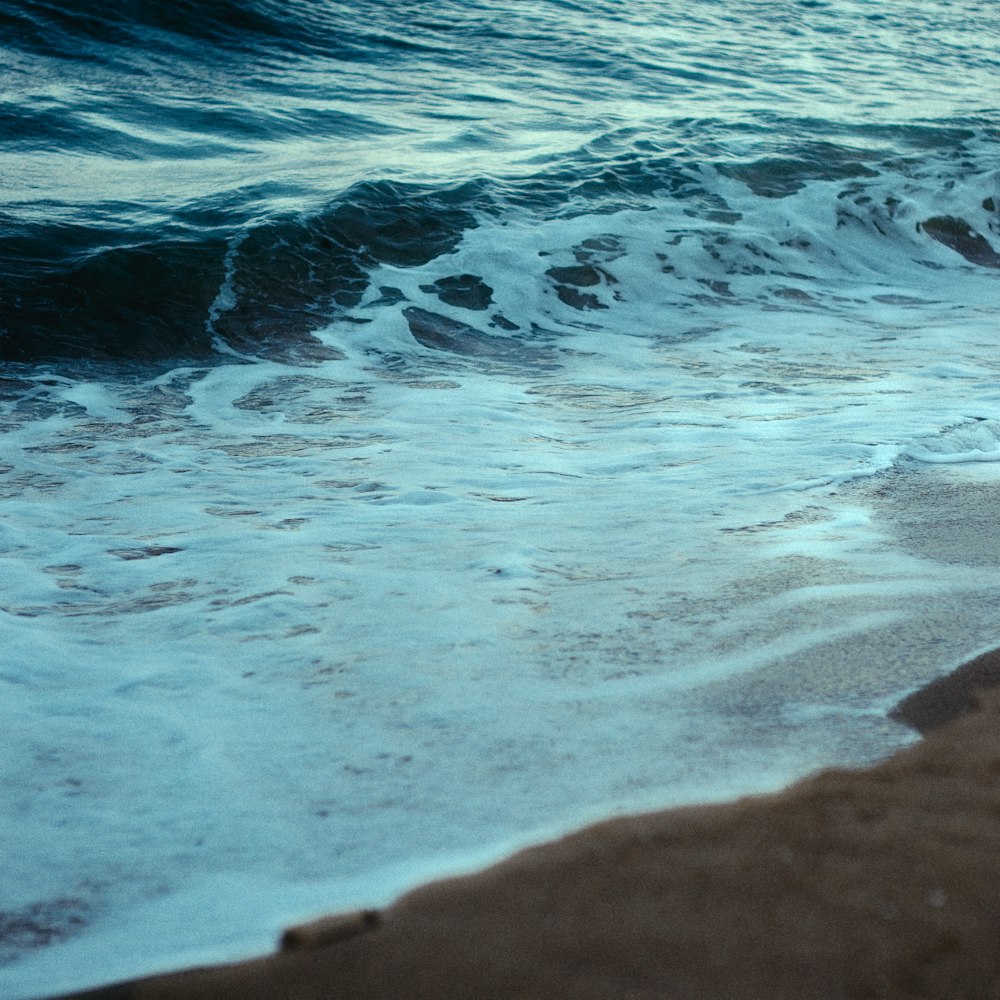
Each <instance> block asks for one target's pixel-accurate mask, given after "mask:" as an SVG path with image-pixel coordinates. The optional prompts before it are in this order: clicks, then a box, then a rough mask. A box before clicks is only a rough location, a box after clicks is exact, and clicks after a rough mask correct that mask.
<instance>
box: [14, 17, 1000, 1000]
mask: <svg viewBox="0 0 1000 1000" xmlns="http://www.w3.org/2000/svg"><path fill="white" fill-rule="evenodd" d="M998 42H1000V13H998V12H997V10H996V7H995V5H994V4H992V3H990V2H986V0H983V2H976V0H951V2H946V0H941V2H938V3H934V4H927V3H919V2H917V0H887V2H884V3H879V4H873V3H867V2H862V0H826V2H825V0H801V2H791V0H776V2H774V3H767V4H764V3H759V2H756V0H753V2H752V0H719V2H716V3H685V2H668V0H658V2H652V0H631V2H628V3H625V2H617V0H591V2H588V3H586V4H584V3H578V2H575V0H498V2H494V3H489V4H487V3H482V2H471V3H470V2H463V3H457V2H455V3H453V2H449V0H424V2H420V0H388V2H373V0H368V2H360V3H350V4H348V3H340V2H336V0H294V2H283V3H277V2H270V0H252V2H245V3H242V2H241V3H235V2H228V0H216V2H200V3H194V2H190V0H187V2H179V0H173V2H171V3H161V2H158V0H147V2H142V3H138V2H131V0H130V2H126V0H109V2H106V3H101V4H97V5H93V4H90V5H84V4H75V3H72V2H70V0H19V2H18V3H12V2H7V0H0V52H2V59H0V80H2V89H0V177H2V179H3V193H4V197H3V202H2V204H0V433H2V437H0V497H2V503H3V519H2V521H0V566H2V570H0V629H2V633H0V634H2V652H0V713H2V720H3V722H2V724H3V731H4V733H5V741H4V745H5V753H4V765H3V768H2V771H0V776H2V778H0V831H2V838H0V839H2V842H3V843H5V844H7V845H8V851H7V857H8V859H7V862H6V866H5V869H4V873H3V878H2V880H0V993H3V995H4V996H8V997H11V998H12V1000H17V998H27V997H35V996H43V995H45V994H48V993H53V992H55V991H56V990H59V989H70V988H78V987H82V986H85V985H88V984H94V983H99V982H103V981H109V980H112V979H115V978H120V977H125V976H129V975H135V974H139V973H142V972H147V971H151V970H153V969H160V968H172V967H176V966H178V965H180V964H183V963H186V962H194V961H209V960H217V959H226V958H234V957H238V956H240V955H243V954H247V953H249V952H253V951H255V950H260V949H262V948H268V947H270V945H271V943H272V941H273V939H274V935H275V933H276V931H277V928H278V927H280V926H281V924H282V922H283V921H286V920H291V919H297V918H301V917H303V916H308V915H310V914H311V913H313V912H314V911H316V910H323V909H335V908H337V907H340V906H349V905H358V904H373V903H374V904H377V903H379V902H382V901H384V900H386V899H388V898H391V896H392V895H394V894H395V893H397V892H398V891H400V890H401V889H402V888H404V887H405V886H407V885H410V884H412V883H413V882H414V880H416V879H418V878H421V877H425V876H429V875H433V874H435V873H438V872H441V871H445V870H451V869H453V868H455V867H458V868H461V867H465V866H468V865H470V864H473V863H475V862H477V861H480V860H482V859H485V858H489V857H493V856H496V855H497V854H498V853H500V852H502V851H504V850H506V849H509V848H510V846H511V845H514V844H517V843H523V842H525V841H527V840H531V839H533V838H537V837H539V836H543V835H546V834H551V833H552V832H554V831H558V830H560V829H565V828H566V827H567V826H569V825H572V824H575V823H579V822H582V821H584V820H586V819H588V818H592V817H595V816H599V815H605V814H607V813H610V812H614V811H619V810H623V809H632V808H640V807H649V806H657V805H665V804H670V803H675V802H681V801H690V800H694V799H705V798H713V797H718V796H724V795H727V794H733V793H737V792H746V791H752V790H758V789H763V788H771V787H775V786H777V785H780V784H781V783H783V782H786V781H788V780H790V779H791V778H793V777H796V776H798V775H801V774H803V773H805V772H807V771H809V770H811V769H813V768H816V767H819V766H823V765H829V764H856V763H860V762H863V761H866V760H871V759H873V758H876V757H878V756H880V755H883V754H885V753H888V752H890V751H891V750H892V749H893V748H895V747H897V746H899V745H900V744H901V743H904V742H906V741H907V740H908V739H909V738H910V737H909V736H908V735H907V733H906V732H905V731H904V730H902V729H901V728H900V727H898V726H896V725H895V724H893V723H891V722H889V721H887V720H886V718H885V714H884V712H885V708H886V706H888V705H889V704H891V703H892V701H893V700H894V698H896V697H897V696H898V695H899V694H900V693H901V692H903V691H905V690H906V689H908V688H909V687H911V686H913V685H914V684H916V683H919V682H920V681H922V680H925V679H926V678H927V677H929V676H931V675H932V674H933V673H934V672H935V671H937V670H940V669H943V668H944V667H945V666H947V665H948V664H949V663H951V662H953V661H956V660H957V659H959V658H960V657H961V656H963V655H964V654H966V653H968V652H971V651H973V650H975V649H976V648H978V647H981V646H983V645H985V644H988V643H989V642H990V641H992V640H993V639H995V638H996V633H995V629H996V607H997V602H998V599H1000V593H998V589H997V584H996V567H997V565H998V564H1000V551H997V542H996V540H995V532H992V530H991V525H992V519H991V517H990V515H989V511H991V510H995V509H996V506H995V505H996V503H997V494H998V490H1000V475H998V473H1000V465H998V464H997V463H998V461H1000V347H998V334H1000V329H998V322H997V309H998V305H1000V294H998V293H1000V170H998V163H1000V160H998V156H1000V129H998V128H997V126H996V124H995V122H996V113H997V108H996V103H995V100H994V95H995V91H996V80H997V78H998V73H1000V57H998V56H997V52H998Z"/></svg>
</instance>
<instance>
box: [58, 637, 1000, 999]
mask: <svg viewBox="0 0 1000 1000" xmlns="http://www.w3.org/2000/svg"><path fill="white" fill-rule="evenodd" d="M997 684H1000V649H997V650H993V651H991V652H988V653H985V654H982V655H980V656H977V657H975V658H974V659H972V660H970V661H967V662H966V663H963V664H962V665H961V666H959V667H958V668H957V669H955V670H953V671H952V672H951V673H949V674H948V675H946V676H945V677H942V678H938V679H936V680H934V681H932V682H930V683H929V684H926V685H924V686H923V687H922V688H920V689H919V690H917V691H916V692H914V693H913V694H911V695H909V696H907V697H906V698H904V699H902V701H900V702H899V703H898V704H897V705H896V707H895V708H894V709H893V710H892V712H891V713H890V715H891V717H892V718H893V719H895V720H896V721H898V722H901V723H903V724H906V725H909V726H911V727H912V728H915V729H917V730H918V731H919V732H921V733H922V734H923V735H924V739H923V740H921V741H920V742H918V743H916V744H914V745H912V746H909V747H906V748H904V749H903V750H900V751H898V752H897V753H895V754H894V755H892V756H891V757H889V758H888V759H886V760H884V761H881V762H879V763H877V764H874V765H872V766H870V767H867V768H863V769H858V770H846V769H830V770H825V771H821V772H819V773H818V774H815V775H813V776H811V777H807V778H805V779H803V780H801V781H798V782H796V783H794V784H792V785H790V786H789V787H788V788H786V789H784V790H783V791H781V792H777V793H774V794H770V795H761V796H749V797H745V798H740V799H737V800H735V801H732V802H727V803H721V804H712V805H693V806H685V807H681V808H675V809H668V810H662V811H658V812H652V813H648V814H640V815H633V816H625V817H619V818H615V819H611V820H606V821H603V822H600V823H596V824H594V825H591V826H587V827H585V828H583V829H581V830H578V831H577V832H575V833H571V834H569V835H568V836H566V837H563V838H560V839H558V840H555V841H553V842H550V843H546V844H542V845H539V846H536V847H531V848H528V849H527V850H523V851H520V852H518V853H516V854H514V855H513V856H512V857H510V858H508V859H506V860H504V861H501V862H499V863H498V864H495V865H492V866H490V867H488V868H486V869H484V870H482V871H480V872H477V873H475V874H472V875H466V876H461V877H457V878H449V879H444V880H441V881H437V882H432V883H429V884H427V885H425V886H423V887H421V888H418V889H416V890H413V891H411V892H409V893H406V894H405V895H403V896H402V897H400V898H399V899H398V900H397V901H396V902H394V903H392V904H391V905H389V906H387V907H386V908H385V909H383V910H380V911H373V910H365V911H358V912H356V913H348V914H333V915H332V916H330V917H326V918H323V919H321V920H318V921H314V922H312V923H310V924H305V925H302V926H300V927H297V928H291V929H289V930H288V931H287V932H286V934H285V937H284V940H283V947H282V950H280V951H278V952H277V953H275V954H273V955H267V956H263V957H261V958H257V959H251V960H249V961H244V962H239V963H236V964H232V965H222V966H214V967H209V968H201V969H192V970H187V971H182V972H177V973H169V974H166V975H158V976H154V977H151V978H146V979H140V980H135V981H132V982H129V983H123V984H118V985H114V986H108V987H104V988H99V989H96V990H88V991H86V992H82V993H74V994H69V995H64V997H63V998H62V1000H201V998H205V1000H209V998H211V1000H275V998H281V1000H307V998H308V1000H313V998H319V997H323V998H326V997H330V998H333V997H336V998H337V1000H377V998H379V1000H380V998H388V997H400V998H404V997H405V998H408V1000H450V998H454V1000H457V998H459V997H462V998H469V997H473V996H474V997H477V998H482V1000H490V998H496V1000H501V998H503V1000H511V998H513V997H518V998H524V1000H527V998H533V1000H550V998H551V1000H557V998H558V1000H606V998H608V997H611V996H621V997H624V996H628V997H632V998H649V1000H653V998H657V1000H664V998H666V997H670V998H671V1000H686V998H691V1000H695V998H698V1000H703V998H704V997H705V996H717V997H734V998H735V997H747V998H749V997H753V998H755V1000H758V998H775V1000H778V998H781V1000H785V998H787V1000H793V998H794V1000H801V998H802V997H820V996H822V997H838V996H843V997H848V996H852V997H853V996H871V997H876V996H878V997H890V998H892V997H898V998H900V1000H902V998H904V997H912V996H917V995H919V996H930V997H942V998H944V997H948V998H958V997H970V998H971V997H977V998H978V997H985V996H993V995H997V991H998V989H1000V952H998V951H997V949H996V947H995V930H996V927H997V926H998V925H1000V782H997V781H996V775H997V774H998V773H1000V691H990V692H988V691H987V689H988V688H991V687H993V686H995V685H997ZM977 691H982V692H984V693H981V694H980V693H977Z"/></svg>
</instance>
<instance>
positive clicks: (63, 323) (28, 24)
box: [0, 0, 1000, 363]
mask: <svg viewBox="0 0 1000 1000" xmlns="http://www.w3.org/2000/svg"><path fill="white" fill-rule="evenodd" d="M998 38H1000V23H998V15H997V13H996V10H995V7H994V6H992V5H991V4H989V3H977V2H971V0H965V2H960V3H936V4H934V5H928V4H922V3H918V2H894V3H891V4H887V5H878V6H877V7H876V6H873V5H871V4H866V3H860V2H839V3H837V2H790V0H789V2H779V3H771V4H761V3H756V2H747V0H734V2H727V3H716V4H705V3H698V4H691V3H662V2H649V0H642V2H634V3H617V2H609V0H604V2H596V3H587V4H582V3H575V2H568V0H542V2H527V3H525V2H505V3H493V4H468V3H451V2H432V3H426V2H401V0H397V2H388V3H374V2H366V3H350V4H348V3H337V2H332V0H308V2H296V3H277V2H274V3H270V2H262V0H257V2H254V3H221V2H211V3H166V2H162V3H159V2H143V3H139V2H125V0H119V2H116V3H103V4H100V5H96V6H94V5H79V4H74V3H57V2H38V0H30V2H26V3H3V4H2V5H0V52H2V61H0V94H2V102H0V169H2V176H3V183H4V198H3V204H2V206H0V213H2V214H0V358H2V359H4V360H6V361H18V362H27V363H30V362H34V361H37V360H41V359H56V358H77V359H98V358H113V359H121V360H129V359H131V360H136V359H140V360H150V361H158V362H170V361H171V359H178V358H192V357H198V358H208V357H211V356H213V355H218V353H219V351H220V350H222V351H223V352H225V351H226V349H227V348H233V349H236V350H238V351H240V352H248V353H249V354H251V355H254V354H259V353H262V352H263V353H269V354H270V355H271V356H277V355H280V354H281V353H282V352H283V351H287V350H289V349H290V346H291V345H293V344H298V345H300V346H301V345H302V344H303V343H306V344H308V343H309V342H310V336H311V334H312V332H313V331H314V330H315V329H317V328H318V327H321V326H324V325H326V324H328V323H329V322H330V321H331V320H333V319H336V318H340V317H345V316H349V315H350V311H351V310H352V309H353V308H355V307H356V306H357V305H358V303H359V302H360V301H361V299H362V297H363V295H364V293H365V291H366V289H367V286H368V275H369V273H370V270H371V268H372V267H373V266H374V265H375V264H378V263H381V262H390V263H393V264H402V265H418V264H423V263H426V262H427V261H429V260H432V259H434V258H436V257H438V256H440V255H442V254H446V253H448V252H449V251H450V250H452V249H453V248H454V247H455V245H456V244H457V243H458V242H459V241H460V239H461V237H462V234H463V233H464V232H466V231H467V230H469V229H470V228H472V227H474V226H476V225H477V223H478V221H480V220H482V219H484V218H488V219H492V220H497V219H500V220H503V219H505V218H507V217H509V216H510V215H512V214H516V215H518V216H519V217H520V216H524V215H526V216H528V217H535V218H537V219H539V220H544V219H548V218H553V217H559V216H565V215H567V214H573V213H590V212H609V211H613V210H616V209H620V208H622V207H638V208H642V207H644V206H645V205H648V204H649V203H650V199H651V198H652V197H653V196H654V195H656V196H659V195H667V196H668V197H671V198H674V199H676V200H677V201H678V202H684V203H685V205H686V206H687V207H686V209H685V210H686V211H688V212H689V213H690V215H691V216H693V217H697V218H704V219H719V220H722V221H723V222H725V220H726V218H727V213H728V214H729V217H730V218H732V211H731V209H730V208H729V206H727V204H726V201H725V198H724V197H723V196H721V195H720V194H719V193H718V192H717V191H716V190H715V188H716V185H715V184H714V183H713V178H714V177H715V176H716V174H720V175H723V176H728V177H735V178H738V179H740V180H742V181H744V182H745V183H746V184H748V185H749V187H750V188H751V189H752V190H753V191H754V192H755V193H757V194H758V195H759V196H760V197H761V198H782V197H785V196H787V195H789V194H791V193H793V192H795V191H797V190H799V189H800V188H801V187H802V186H803V185H805V184H807V183H808V182H809V181H813V180H817V179H820V180H830V179H835V180H839V181H843V183H844V186H845V188H846V187H847V186H848V185H851V184H853V185H855V186H857V185H860V186H861V187H863V186H864V185H865V182H866V181H869V180H873V179H878V177H879V176H880V175H882V174H887V173H891V174H893V175H898V176H899V177H900V178H901V179H904V178H905V179H911V180H913V179H917V180H921V179H922V180H924V181H925V182H926V183H927V184H928V185H933V184H935V183H942V184H944V183H947V182H948V177H947V176H945V175H946V174H947V172H948V171H949V170H951V172H952V173H954V172H955V171H954V168H955V167H956V165H958V164H963V165H964V166H965V169H966V171H982V170H984V169H989V168H990V167H991V165H992V161H993V160H994V159H995V158H996V154H997V150H998V144H997V130H996V127H995V120H994V105H995V102H993V100H992V96H993V93H994V92H995V81H996V78H997V76H996V74H997V72H998V70H1000V65H998V58H997V55H996V52H997V46H996V43H997V40H998ZM972 142H974V143H975V145H974V148H973V146H972V145H970V143H972ZM900 196H902V192H900ZM984 225H985V226H986V227H991V228H992V229H994V230H995V229H996V228H997V226H998V222H997V216H996V214H995V212H992V213H991V212H989V211H988V210H987V209H984V208H983V206H982V205H969V206H968V211H967V212H965V213H964V214H963V215H962V216H961V217H960V218H959V219H957V220H954V221H953V222H951V223H946V224H944V225H943V226H938V228H937V230H935V229H934V227H933V226H932V227H931V228H930V230H929V232H931V235H940V238H941V239H943V240H944V241H945V242H949V241H950V243H951V244H953V245H955V246H956V248H957V249H959V251H960V252H965V251H967V252H965V256H966V258H969V257H970V256H971V257H974V258H976V259H977V263H979V264H982V265H985V266H996V264H997V260H998V259H997V256H996V254H995V253H993V254H991V253H990V250H991V244H989V242H988V241H989V239H990V235H989V231H988V229H987V230H986V231H985V233H984V232H983V230H984ZM958 244H962V246H961V247H959V246H958ZM962 248H964V251H963V249H962ZM894 252H895V251H894V250H893V248H892V247H890V246H888V245H887V248H886V253H887V255H891V254H892V253H894ZM220 294H221V297H220Z"/></svg>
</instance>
